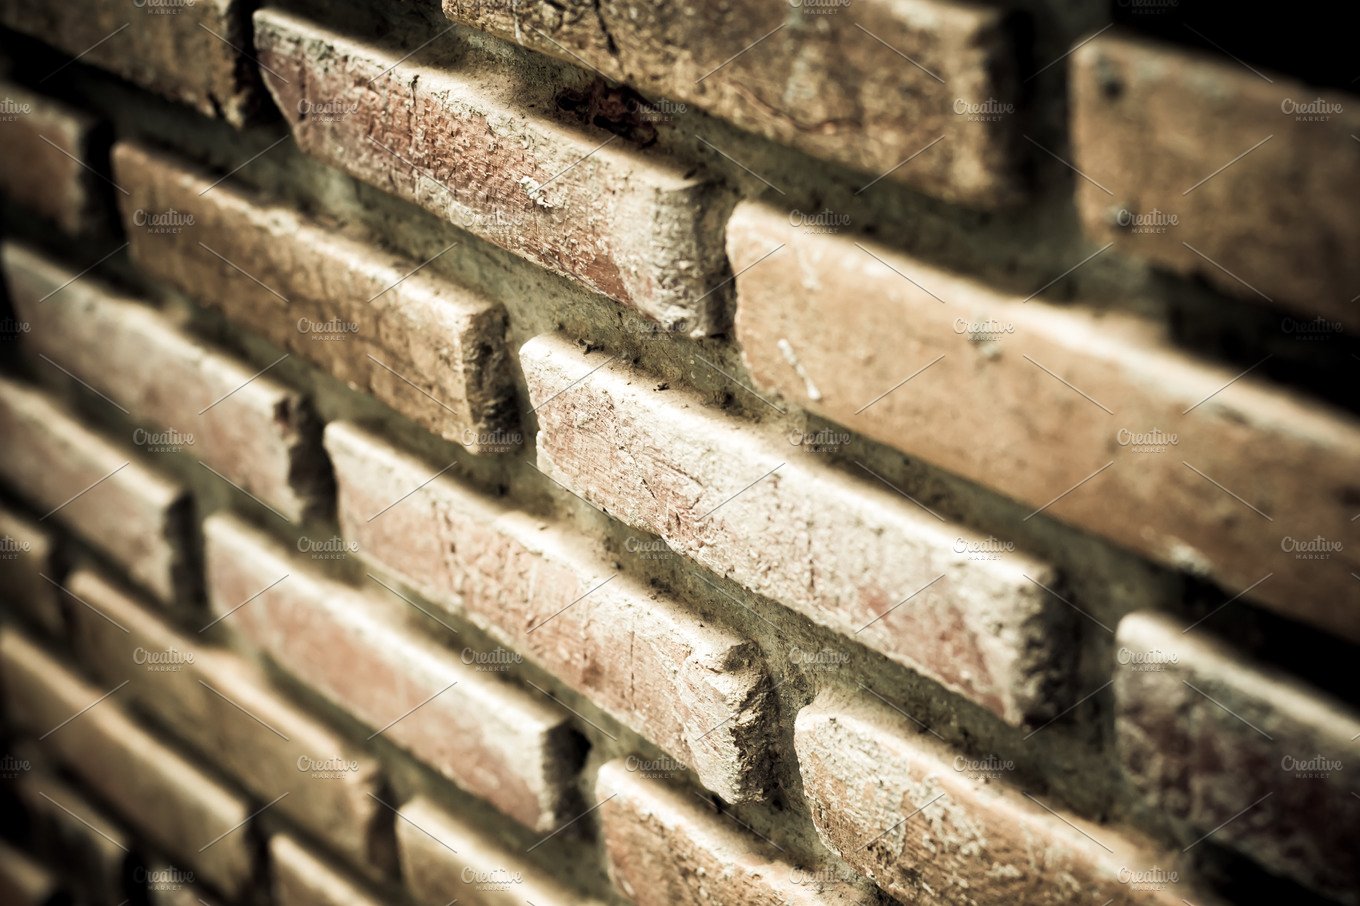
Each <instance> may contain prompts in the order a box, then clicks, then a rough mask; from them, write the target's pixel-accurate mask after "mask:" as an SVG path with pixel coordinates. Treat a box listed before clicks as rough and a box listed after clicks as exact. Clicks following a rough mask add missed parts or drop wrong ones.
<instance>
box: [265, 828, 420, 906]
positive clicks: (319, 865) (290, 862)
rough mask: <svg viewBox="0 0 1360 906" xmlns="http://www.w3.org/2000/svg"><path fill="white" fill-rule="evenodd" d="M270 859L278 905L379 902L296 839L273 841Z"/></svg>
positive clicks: (349, 905) (335, 905)
mask: <svg viewBox="0 0 1360 906" xmlns="http://www.w3.org/2000/svg"><path fill="white" fill-rule="evenodd" d="M269 858H270V860H271V863H270V864H271V866H272V868H273V872H274V902H275V903H277V904H278V906H378V903H379V902H380V901H379V900H375V899H373V898H372V897H370V896H369V895H368V894H367V893H365V892H364V891H363V890H361V889H360V888H359V887H358V886H357V885H356V884H355V883H353V882H351V881H350V880H348V879H346V878H345V877H344V876H343V875H342V874H341V873H340V872H339V871H337V870H336V869H335V868H333V867H331V865H330V864H328V863H327V862H326V861H325V860H324V859H321V858H319V857H318V856H317V855H316V854H314V853H312V852H311V851H310V850H309V849H308V848H307V847H306V846H305V845H304V844H302V843H300V842H298V841H297V840H296V839H294V838H293V837H289V836H287V835H285V834H279V835H278V836H275V837H273V838H271V839H270V841H269ZM440 906H445V904H443V903H441V904H440Z"/></svg>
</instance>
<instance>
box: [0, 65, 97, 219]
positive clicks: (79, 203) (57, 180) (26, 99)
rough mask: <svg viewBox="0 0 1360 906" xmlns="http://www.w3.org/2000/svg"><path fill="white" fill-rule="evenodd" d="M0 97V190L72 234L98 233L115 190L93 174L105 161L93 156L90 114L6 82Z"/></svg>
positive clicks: (93, 128)
mask: <svg viewBox="0 0 1360 906" xmlns="http://www.w3.org/2000/svg"><path fill="white" fill-rule="evenodd" d="M0 97H3V101H4V104H5V107H4V110H3V111H0V158H4V160H5V166H4V167H0V194H4V195H8V196H9V197H10V198H11V199H13V200H14V201H15V202H17V203H18V204H20V205H21V206H23V207H25V208H28V209H29V210H32V211H33V212H35V213H37V214H38V215H39V216H40V217H42V218H43V219H45V220H48V221H50V222H52V223H54V224H56V225H57V226H58V227H60V228H61V229H62V230H64V231H65V232H66V233H69V234H71V235H73V236H82V235H90V234H93V233H96V232H98V230H99V229H100V228H101V227H103V226H104V225H105V224H107V223H108V222H109V221H110V218H109V217H108V212H107V211H106V210H105V205H106V204H108V201H109V193H111V192H112V191H114V189H113V188H112V186H109V184H108V183H106V182H103V181H102V180H101V179H100V178H99V176H98V175H97V172H96V168H99V167H104V166H107V159H106V160H104V161H101V160H100V159H99V158H98V157H97V156H96V155H97V154H98V153H99V151H100V148H101V146H100V145H99V143H98V142H97V138H98V133H97V131H96V126H97V121H96V120H95V118H94V117H92V116H90V115H89V114H87V113H85V112H83V111H80V110H77V109H75V108H73V107H69V106H67V105H66V104H63V103H62V102H60V101H57V100H54V99H52V98H49V97H44V96H42V95H39V94H34V93H32V92H30V91H26V90H24V89H22V88H19V87H18V86H16V85H11V84H10V83H9V82H0ZM102 150H103V153H104V154H107V153H108V144H107V141H105V143H104V144H103V145H102Z"/></svg>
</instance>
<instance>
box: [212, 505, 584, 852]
mask: <svg viewBox="0 0 1360 906" xmlns="http://www.w3.org/2000/svg"><path fill="white" fill-rule="evenodd" d="M205 534H206V536H207V570H208V593H209V599H210V602H211V604H212V609H213V612H214V613H215V614H216V615H217V616H219V617H221V618H222V619H223V621H224V622H226V623H227V624H229V625H231V626H234V627H235V628H236V629H237V630H238V631H239V632H240V633H242V634H243V635H244V636H245V637H246V638H247V639H249V640H250V642H251V643H252V644H254V645H256V646H257V647H259V648H260V649H262V650H263V651H264V652H266V653H267V654H268V655H270V656H271V657H272V658H273V659H274V660H275V661H277V662H278V663H279V664H280V665H281V666H282V667H284V668H285V669H287V670H288V671H289V672H291V673H293V674H294V675H295V676H296V677H297V678H298V680H299V681H301V682H303V683H306V684H307V685H309V686H311V687H312V688H314V689H316V690H317V691H318V692H320V693H321V694H322V695H324V696H326V697H327V698H329V699H330V700H331V701H333V702H334V703H335V704H336V705H337V706H339V707H341V708H343V709H345V710H346V711H348V712H350V713H351V714H352V715H353V716H354V717H355V718H356V719H357V720H359V721H361V722H362V723H364V724H366V725H368V726H371V727H372V728H373V729H374V731H375V735H377V734H379V733H380V734H381V735H383V736H384V737H386V738H387V739H388V740H390V741H392V742H393V743H395V744H397V745H399V746H401V747H402V748H404V749H406V750H408V751H409V752H410V753H411V754H412V755H414V756H415V757H416V758H418V759H420V760H421V761H423V762H425V763H427V764H429V765H430V766H431V767H433V768H434V769H435V770H437V771H439V772H440V773H441V774H443V775H444V776H446V777H448V778H449V779H450V780H452V781H453V782H454V783H457V784H458V785H459V786H461V787H462V788H463V789H465V790H467V791H468V792H470V793H473V794H474V795H478V796H481V797H482V798H484V799H486V800H488V801H489V802H491V804H492V805H495V806H496V807H497V808H499V809H500V810H501V811H503V812H505V813H506V814H507V815H509V816H510V817H512V818H514V819H516V820H518V821H520V822H521V823H523V824H525V825H527V826H529V827H531V828H535V829H539V830H544V829H548V828H551V827H555V826H556V824H557V822H558V821H559V819H561V818H562V817H563V816H564V815H565V813H566V812H567V811H568V810H569V808H570V807H571V805H572V804H573V803H572V802H571V793H570V785H571V781H572V774H573V772H574V770H575V767H576V765H575V761H576V746H577V743H576V740H575V738H574V734H573V732H572V730H571V727H570V725H569V723H568V722H567V721H566V720H565V718H564V715H563V714H562V713H561V712H560V711H558V710H557V709H556V708H554V707H551V706H549V705H548V704H546V703H545V702H543V701H542V700H540V699H536V698H533V697H531V696H529V695H528V694H526V693H524V692H522V691H520V690H519V689H516V688H514V687H512V686H510V685H509V684H508V683H504V682H500V681H498V680H494V679H490V678H488V677H487V676H486V675H485V674H481V673H478V672H477V671H475V670H473V669H471V668H470V667H467V666H465V665H464V664H462V663H461V662H460V661H459V658H458V655H457V654H455V653H454V652H452V651H449V650H446V649H443V648H440V647H438V646H437V645H435V644H433V643H432V642H426V641H424V640H423V639H421V638H419V637H418V636H416V635H415V634H414V633H410V632H407V631H404V630H402V629H401V628H400V627H399V626H394V625H391V623H390V621H385V620H383V619H382V617H381V614H380V613H379V612H378V611H377V610H376V609H375V608H374V607H373V606H372V603H371V602H369V601H366V600H365V599H364V597H363V596H361V595H360V594H359V593H357V592H355V591H352V590H349V589H346V588H344V587H343V586H340V585H338V584H336V583H333V582H327V581H324V580H321V579H319V578H317V577H315V576H310V575H308V574H307V573H306V572H304V571H303V570H301V569H299V565H298V564H296V563H294V562H290V561H289V560H287V559H286V558H285V557H284V556H283V555H282V554H281V552H280V551H279V550H278V548H276V547H274V546H273V545H272V544H271V543H270V542H268V541H266V540H265V539H264V538H263V537H262V536H260V535H258V534H256V533H254V532H252V531H251V530H249V529H246V528H245V527H244V526H243V525H241V524H240V523H239V522H236V521H234V520H231V519H229V518H227V517H224V516H214V517H212V518H211V519H209V520H208V522H207V524H206V526H205ZM285 577H286V578H285ZM280 580H282V581H280ZM265 589H268V591H265ZM262 592H263V593H262ZM246 601H249V602H250V603H248V604H247V603H245V602H246Z"/></svg>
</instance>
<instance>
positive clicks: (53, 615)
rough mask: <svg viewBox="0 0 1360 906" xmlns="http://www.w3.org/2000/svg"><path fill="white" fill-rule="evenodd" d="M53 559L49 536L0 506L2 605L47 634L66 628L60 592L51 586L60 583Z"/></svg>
mask: <svg viewBox="0 0 1360 906" xmlns="http://www.w3.org/2000/svg"><path fill="white" fill-rule="evenodd" d="M56 557H57V554H56V546H55V544H54V542H53V538H52V536H51V535H50V534H48V533H47V532H45V531H43V529H42V528H41V527H40V526H39V525H38V524H37V523H35V522H34V521H33V520H32V519H30V518H28V517H27V516H21V515H20V514H18V513H16V512H14V511H13V510H10V509H5V508H4V507H0V587H3V588H4V589H5V599H6V603H7V604H12V605H14V606H15V607H16V608H17V609H19V610H21V611H22V612H24V613H26V614H27V615H28V616H29V617H30V618H31V619H32V620H33V621H34V622H35V623H37V625H39V626H40V627H42V629H43V631H44V632H47V633H49V634H51V635H60V634H61V633H62V632H63V630H64V629H65V625H66V624H65V622H64V621H63V619H62V600H61V592H60V590H59V589H58V588H57V586H56V585H54V584H53V583H54V582H60V581H61V572H60V570H59V569H58V568H57V567H58V565H59V564H58V563H57V562H56ZM44 576H46V577H47V578H43V577H44ZM49 580H51V581H49Z"/></svg>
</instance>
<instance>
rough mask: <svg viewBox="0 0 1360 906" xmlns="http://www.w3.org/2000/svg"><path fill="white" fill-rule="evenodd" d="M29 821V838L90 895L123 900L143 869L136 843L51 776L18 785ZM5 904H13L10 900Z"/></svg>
mask: <svg viewBox="0 0 1360 906" xmlns="http://www.w3.org/2000/svg"><path fill="white" fill-rule="evenodd" d="M14 790H15V793H16V795H17V797H18V799H19V802H20V803H22V805H23V809H24V813H25V815H26V816H27V818H28V826H27V838H28V839H29V840H30V841H32V843H33V845H34V848H35V849H37V850H38V851H39V852H41V853H42V854H43V855H44V856H45V857H46V858H47V859H49V860H54V861H58V862H59V864H61V866H62V868H63V870H64V871H65V872H66V873H67V876H68V877H70V878H71V879H73V880H74V881H75V882H76V883H77V884H79V885H80V886H81V887H82V888H84V890H86V891H88V892H90V893H93V894H96V895H98V896H101V897H115V900H114V901H115V902H119V901H121V900H123V899H124V898H125V897H124V894H126V892H127V889H128V883H129V882H130V881H135V878H134V877H133V874H134V872H135V870H136V869H137V867H138V866H139V865H140V863H139V861H138V859H137V858H136V856H134V854H133V852H134V843H133V841H132V838H131V837H130V836H129V835H128V834H127V833H126V832H124V830H123V828H121V827H119V826H118V825H117V824H115V823H114V822H113V821H111V820H110V819H109V818H108V816H106V815H105V814H104V813H103V812H102V811H101V810H100V809H98V808H96V807H94V806H93V805H91V804H90V803H89V801H88V800H86V798H85V797H84V796H82V795H81V794H79V793H77V792H76V791H75V790H73V789H71V787H69V786H67V785H66V784H65V783H62V782H61V781H59V780H57V779H56V778H55V777H53V776H52V775H50V774H48V773H46V772H34V773H29V774H26V775H24V776H23V777H21V778H20V779H19V780H18V781H17V782H16V783H15V784H14ZM5 902H8V901H7V900H6V901H5Z"/></svg>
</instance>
